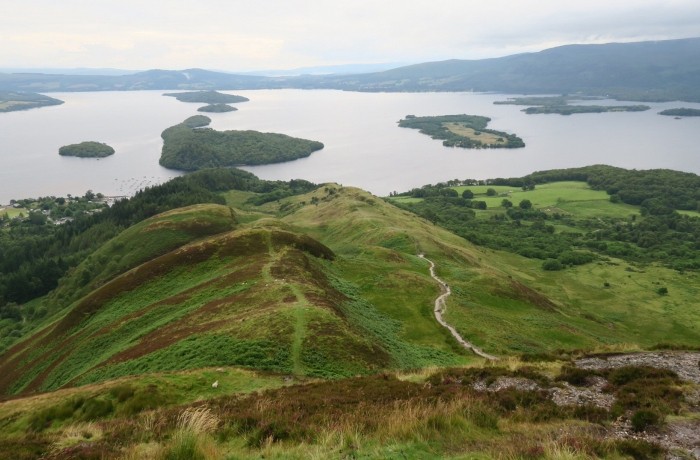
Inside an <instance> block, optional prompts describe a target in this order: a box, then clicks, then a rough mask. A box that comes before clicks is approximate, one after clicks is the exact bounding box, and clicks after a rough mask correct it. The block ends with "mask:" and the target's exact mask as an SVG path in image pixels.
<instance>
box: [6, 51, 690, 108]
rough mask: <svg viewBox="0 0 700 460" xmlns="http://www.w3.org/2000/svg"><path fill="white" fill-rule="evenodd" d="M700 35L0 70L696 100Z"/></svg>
mask: <svg viewBox="0 0 700 460" xmlns="http://www.w3.org/2000/svg"><path fill="white" fill-rule="evenodd" d="M699 62H700V38H687V39H681V40H664V41H654V42H636V43H608V44H603V45H567V46H560V47H556V48H550V49H546V50H543V51H540V52H538V53H525V54H517V55H511V56H506V57H501V58H494V59H481V60H459V59H452V60H448V61H442V62H427V63H422V64H416V65H411V66H405V67H399V68H396V69H391V70H387V71H383V72H374V73H365V74H351V75H340V74H339V75H301V76H296V77H260V76H252V75H234V74H228V73H221V72H211V71H206V70H202V69H187V70H181V71H175V70H149V71H146V72H139V73H135V74H130V75H121V76H107V75H105V76H95V75H92V76H90V75H45V74H0V89H2V90H8V91H20V90H30V91H108V90H142V89H181V90H187V89H189V90H203V89H220V90H241V89H276V88H304V89H318V88H332V89H342V90H350V91H498V92H504V93H516V94H541V93H549V94H551V93H558V94H565V93H582V94H586V95H596V96H606V97H612V98H616V99H622V100H634V101H668V100H684V101H692V102H697V101H700V90H699V89H698V87H697V85H696V82H697V81H698V78H699V77H698V75H700V64H698V63H699Z"/></svg>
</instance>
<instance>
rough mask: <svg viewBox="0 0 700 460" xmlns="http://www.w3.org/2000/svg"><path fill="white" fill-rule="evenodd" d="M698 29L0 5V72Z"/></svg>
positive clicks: (669, 23) (609, 6)
mask: <svg viewBox="0 0 700 460" xmlns="http://www.w3.org/2000/svg"><path fill="white" fill-rule="evenodd" d="M10 3H15V5H9V4H10ZM16 5H21V6H19V7H18V6H16ZM698 30H700V2H697V0H692V1H691V0H635V1H632V0H617V1H615V2H611V1H609V0H605V1H603V0H589V1H585V2H584V1H568V2H561V1H553V0H521V1H515V0H490V1H488V2H475V1H463V0H432V1H431V2H425V1H420V2H419V1H416V0H404V1H402V2H376V1H375V0H372V1H369V0H355V1H353V2H348V1H333V2H329V1H327V0H286V1H282V0H259V1H256V2H250V1H242V0H230V1H223V0H208V1H207V2H199V3H195V2H192V1H189V0H188V1H183V0H169V1H167V2H166V1H148V2H143V1H135V0H122V1H112V0H101V1H94V0H90V1H87V0H63V1H61V2H55V1H53V0H51V1H49V0H25V1H24V2H22V3H21V4H20V3H18V2H4V4H3V5H0V40H2V43H3V46H2V47H1V48H0V63H2V65H4V66H37V67H39V66H41V67H49V66H52V67H56V66H83V67H84V66H92V67H125V68H153V67H160V68H184V67H206V68H217V69H229V70H249V69H256V68H257V69H259V68H289V67H298V66H305V65H322V64H343V63H358V62H365V63H371V62H388V61H390V62H395V61H404V62H419V61H426V60H437V59H447V58H483V57H490V56H501V55H505V54H512V53H516V52H523V51H536V50H539V49H543V48H546V47H549V46H556V45H561V44H566V43H601V42H609V41H639V40H646V39H667V38H681V37H688V36H693V35H697V31H698Z"/></svg>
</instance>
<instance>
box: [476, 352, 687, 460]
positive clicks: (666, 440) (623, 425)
mask: <svg viewBox="0 0 700 460" xmlns="http://www.w3.org/2000/svg"><path fill="white" fill-rule="evenodd" d="M574 364H575V365H576V366H577V367H579V368H581V369H591V370H602V369H611V368H618V367H623V366H649V367H654V368H659V369H668V370H671V371H673V372H675V373H676V374H677V375H678V376H679V377H680V378H681V379H682V380H684V381H686V382H688V384H689V385H688V386H687V387H685V388H683V391H684V397H685V401H686V403H687V411H686V413H684V414H683V416H682V417H669V418H668V419H667V421H666V424H665V426H664V427H663V428H661V429H658V430H649V431H646V432H642V433H638V432H635V431H634V430H633V429H632V425H631V423H630V420H629V417H628V415H625V416H621V417H619V418H618V419H617V420H615V421H614V422H613V423H611V424H610V426H608V427H607V430H606V436H609V437H611V438H623V439H644V440H646V441H649V442H653V443H656V444H659V445H661V446H662V447H664V448H665V449H666V450H667V451H668V456H667V458H669V459H688V458H695V459H700V352H646V353H630V354H617V355H599V356H591V357H586V358H581V359H578V360H576V361H575V363H574ZM607 385H608V382H607V381H606V380H605V379H604V378H602V377H598V376H592V377H590V378H588V379H587V382H586V385H585V386H574V385H570V384H569V383H566V382H552V384H551V385H548V386H547V387H542V385H540V384H538V383H537V382H535V381H533V380H530V379H527V378H522V377H499V378H498V379H496V380H495V381H494V382H492V383H490V384H488V385H487V384H486V382H484V381H482V382H477V383H475V384H474V385H473V386H474V389H476V390H478V391H489V392H497V391H501V390H505V389H509V388H513V389H517V390H521V391H538V390H545V391H547V392H548V393H549V396H550V398H551V399H552V401H554V403H556V404H557V405H561V406H570V405H592V406H596V407H600V408H603V409H608V410H609V409H610V408H611V407H612V405H613V404H614V403H615V397H614V396H613V395H612V394H610V393H607V392H606V386H607Z"/></svg>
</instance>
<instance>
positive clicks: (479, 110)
mask: <svg viewBox="0 0 700 460" xmlns="http://www.w3.org/2000/svg"><path fill="white" fill-rule="evenodd" d="M227 92H228V91H227ZM162 93H163V91H138V92H136V91H134V92H95V93H55V94H51V95H52V96H53V97H57V98H59V99H62V100H64V101H65V104H63V105H60V106H55V107H46V108H42V109H35V110H29V111H26V112H10V113H4V114H0V203H7V202H8V201H9V200H10V199H12V198H23V197H35V196H43V195H57V196H59V195H66V194H68V193H71V194H81V195H82V194H84V193H85V192H86V191H87V190H93V191H95V192H102V193H104V194H105V195H130V194H133V193H134V192H135V191H137V190H138V189H140V188H143V187H145V186H148V185H154V184H157V183H161V182H164V181H166V180H168V179H169V178H171V177H174V176H176V175H178V173H177V172H176V171H171V170H168V169H165V168H162V167H160V166H159V165H158V158H159V156H160V149H161V146H162V140H161V138H160V133H161V132H162V131H163V130H164V129H165V128H167V127H169V126H172V125H174V124H176V123H179V122H181V121H182V120H184V119H185V118H187V117H188V116H191V115H195V114H197V113H198V112H197V111H196V109H197V108H198V107H199V106H201V105H202V104H188V103H183V102H179V101H177V100H175V99H174V98H170V97H163V96H162ZM229 93H231V94H240V95H244V96H246V97H248V98H250V102H245V103H241V104H237V105H236V106H237V107H238V108H239V110H238V111H237V112H229V113H222V114H216V113H215V114H207V115H208V116H209V117H210V118H212V120H213V121H212V127H213V128H215V129H219V130H224V129H254V130H258V131H265V132H280V133H284V134H289V135H292V136H297V137H303V138H307V139H313V140H318V141H321V142H323V143H324V144H325V146H326V147H325V148H324V149H323V150H320V151H318V152H316V153H314V154H312V155H311V156H310V157H308V158H305V159H301V160H296V161H293V162H288V163H281V164H276V165H267V166H256V167H246V168H245V169H247V170H249V171H251V172H253V173H255V174H256V175H258V176H259V177H261V178H264V179H283V180H288V179H292V178H303V179H307V180H310V181H313V182H319V183H322V182H338V183H341V184H343V185H352V186H357V187H362V188H364V189H367V190H369V191H371V192H373V193H375V194H377V195H387V194H389V192H391V191H403V190H407V189H409V188H412V187H417V186H420V185H423V184H427V183H435V182H439V181H444V180H449V179H457V178H458V179H465V178H477V179H485V178H490V177H510V176H521V175H524V174H527V173H530V172H532V171H535V170H543V169H552V168H565V167H574V166H585V165H589V164H596V163H605V164H611V165H615V166H621V167H626V168H637V169H647V168H670V169H678V170H683V171H690V172H695V173H700V151H699V149H698V143H697V140H696V138H697V135H698V133H700V118H685V119H682V120H675V119H674V118H673V117H663V116H659V115H657V112H659V111H660V110H663V109H666V108H671V107H681V106H682V107H694V108H700V104H689V103H685V102H684V103H678V102H676V103H663V104H649V105H651V106H652V109H651V110H649V111H647V112H637V113H603V114H579V115H572V116H561V115H526V114H524V113H522V112H521V111H520V109H522V107H518V106H509V105H494V104H493V101H495V100H503V99H504V98H505V97H506V96H503V95H494V94H474V93H415V94H412V93H406V94H401V93H352V92H342V91H330V90H311V91H304V90H262V91H236V92H229ZM596 103H597V102H596ZM615 103H616V104H618V102H615ZM457 113H467V114H474V115H485V116H488V117H491V118H492V122H491V124H490V125H489V127H490V128H494V129H498V130H502V131H508V132H513V133H516V134H518V135H519V136H520V137H522V138H523V140H524V141H525V143H526V145H527V146H526V147H525V148H523V149H513V150H506V149H494V150H489V149H484V150H465V149H455V148H447V147H443V146H442V143H441V141H436V140H432V139H430V138H429V137H427V136H425V135H422V134H420V133H419V132H418V131H416V130H412V129H404V128H398V127H397V125H396V122H397V121H398V120H399V119H401V118H403V117H404V116H405V115H407V114H414V115H418V116H420V115H445V114H457ZM86 140H95V141H99V142H106V143H107V144H109V145H111V146H112V147H114V148H115V150H116V154H115V155H113V156H111V157H108V158H104V159H100V160H96V159H81V158H66V157H60V156H59V155H58V149H59V147H61V146H62V145H66V144H70V143H76V142H82V141H86Z"/></svg>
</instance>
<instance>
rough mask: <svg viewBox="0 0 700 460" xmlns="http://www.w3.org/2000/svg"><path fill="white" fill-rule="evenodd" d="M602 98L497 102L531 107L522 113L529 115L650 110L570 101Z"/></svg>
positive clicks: (534, 97)
mask: <svg viewBox="0 0 700 460" xmlns="http://www.w3.org/2000/svg"><path fill="white" fill-rule="evenodd" d="M600 99H602V98H600V97H589V96H576V97H573V96H564V95H562V96H529V97H513V98H509V99H508V100H505V101H495V102H494V104H496V105H529V106H532V107H528V108H526V109H523V110H522V111H523V112H525V113H526V114H528V115H534V114H549V113H557V114H559V115H573V114H576V113H603V112H643V111H645V110H649V109H650V108H651V107H649V106H648V105H571V104H569V102H570V101H582V100H600Z"/></svg>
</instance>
